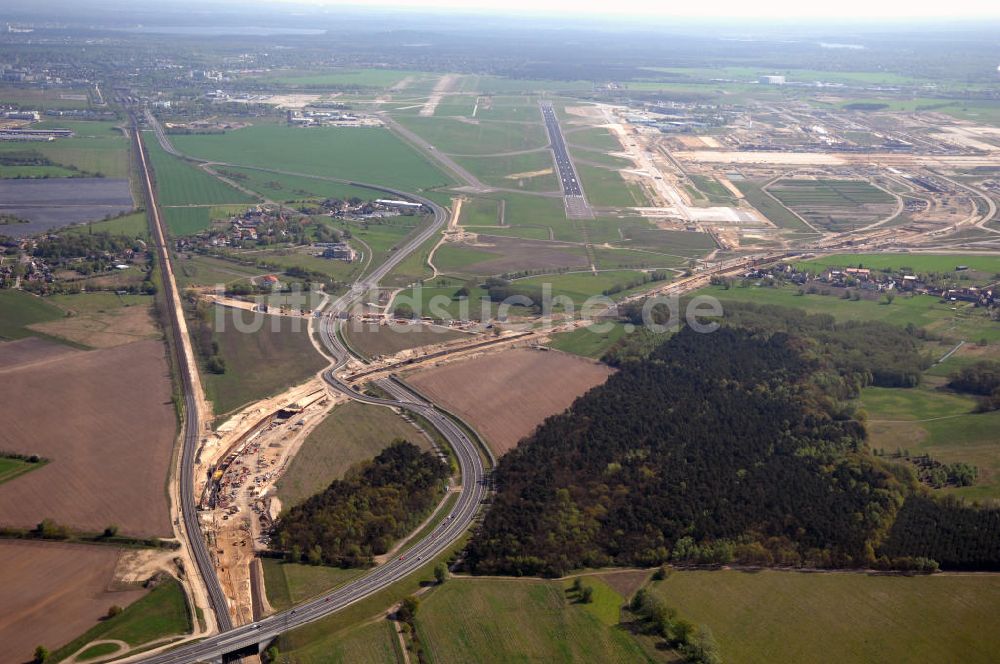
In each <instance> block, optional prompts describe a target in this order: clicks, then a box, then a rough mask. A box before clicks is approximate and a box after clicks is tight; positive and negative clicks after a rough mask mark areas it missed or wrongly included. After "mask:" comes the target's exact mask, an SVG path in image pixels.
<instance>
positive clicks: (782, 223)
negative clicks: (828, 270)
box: [733, 180, 815, 233]
mask: <svg viewBox="0 0 1000 664" xmlns="http://www.w3.org/2000/svg"><path fill="white" fill-rule="evenodd" d="M733 184H734V185H736V188H737V189H739V190H740V191H741V192H742V193H743V196H745V197H746V199H747V202H748V203H750V205H752V206H754V207H755V208H757V210H758V211H759V212H760V213H761V214H762V215H764V216H765V217H767V218H768V219H769V220H770V221H771V222H772V223H773V224H774V225H776V226H778V227H779V228H784V229H787V230H792V231H805V232H807V233H814V232H815V231H813V230H812V229H811V228H809V226H807V225H806V224H805V223H803V222H802V220H801V219H799V218H798V217H796V216H795V215H794V214H793V213H792V212H791V211H790V210H789V209H788V208H786V207H785V206H784V205H782V204H781V203H779V202H778V201H776V200H774V199H773V198H771V197H770V196H768V195H767V193H765V192H764V190H763V189H761V185H760V183H758V182H751V181H750V180H737V181H735V182H733Z"/></svg>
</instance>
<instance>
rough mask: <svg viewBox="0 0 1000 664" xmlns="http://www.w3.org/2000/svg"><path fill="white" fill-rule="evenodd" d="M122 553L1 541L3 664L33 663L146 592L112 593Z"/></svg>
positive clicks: (79, 546)
mask: <svg viewBox="0 0 1000 664" xmlns="http://www.w3.org/2000/svg"><path fill="white" fill-rule="evenodd" d="M119 555H120V551H119V550H117V549H113V548H111V547H105V546H85V545H76V544H62V543H56V542H20V541H0V606H2V607H3V611H0V644H2V659H3V661H5V662H29V661H31V658H32V656H33V655H34V650H35V646H37V645H39V644H41V645H44V646H45V647H47V648H48V649H49V650H55V649H56V648H58V647H59V646H61V645H63V644H65V643H68V642H69V641H71V640H73V639H75V638H76V637H77V636H79V635H80V634H82V633H84V632H86V631H87V630H88V629H90V628H91V627H93V626H94V625H96V624H97V622H98V621H99V620H100V618H101V617H102V616H104V615H106V614H107V612H108V609H109V608H110V607H111V606H113V605H116V604H117V605H118V606H121V607H126V606H128V605H129V604H131V603H132V602H134V601H136V600H137V599H139V598H140V597H142V596H143V595H144V594H145V593H146V591H145V590H140V589H135V590H119V591H110V590H108V588H109V586H110V584H111V581H112V578H113V576H114V569H115V565H116V563H117V561H118V556H119Z"/></svg>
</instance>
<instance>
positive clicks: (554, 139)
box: [540, 102, 594, 219]
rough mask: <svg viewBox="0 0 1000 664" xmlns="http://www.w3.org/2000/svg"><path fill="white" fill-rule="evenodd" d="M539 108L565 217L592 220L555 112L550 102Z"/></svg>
mask: <svg viewBox="0 0 1000 664" xmlns="http://www.w3.org/2000/svg"><path fill="white" fill-rule="evenodd" d="M540 106H541V109H542V118H544V120H545V129H546V130H548V132H549V142H550V143H551V144H552V153H553V155H554V156H555V160H556V169H557V170H558V171H559V184H560V186H562V190H563V199H564V200H565V204H566V217H567V218H568V219H593V218H594V211H593V210H592V209H591V208H590V204H589V203H587V197H586V196H585V195H584V193H583V184H581V182H580V177H579V176H578V175H577V173H576V167H574V166H573V160H572V159H570V156H569V150H568V149H567V148H566V140H565V139H564V138H563V134H562V129H560V127H559V118H558V117H556V111H555V109H554V108H552V104H551V103H550V102H542V103H541V104H540Z"/></svg>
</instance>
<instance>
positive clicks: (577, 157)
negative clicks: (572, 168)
mask: <svg viewBox="0 0 1000 664" xmlns="http://www.w3.org/2000/svg"><path fill="white" fill-rule="evenodd" d="M569 154H570V156H571V157H572V158H573V163H575V164H583V165H591V166H600V167H603V168H610V169H613V170H616V171H619V170H622V169H623V168H634V164H633V163H632V161H630V160H628V159H623V158H622V157H615V156H614V155H610V154H608V153H607V152H601V151H598V150H590V149H585V148H577V147H570V148H569Z"/></svg>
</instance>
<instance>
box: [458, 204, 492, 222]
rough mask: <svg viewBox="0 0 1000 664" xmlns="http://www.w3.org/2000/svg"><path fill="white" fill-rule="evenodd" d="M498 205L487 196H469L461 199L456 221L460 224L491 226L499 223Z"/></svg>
mask: <svg viewBox="0 0 1000 664" xmlns="http://www.w3.org/2000/svg"><path fill="white" fill-rule="evenodd" d="M499 214H500V206H499V204H498V203H497V201H495V200H492V199H489V198H470V199H468V200H465V201H462V212H461V215H460V216H459V219H458V223H459V224H460V225H462V226H493V227H496V226H497V224H498V223H499Z"/></svg>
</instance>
